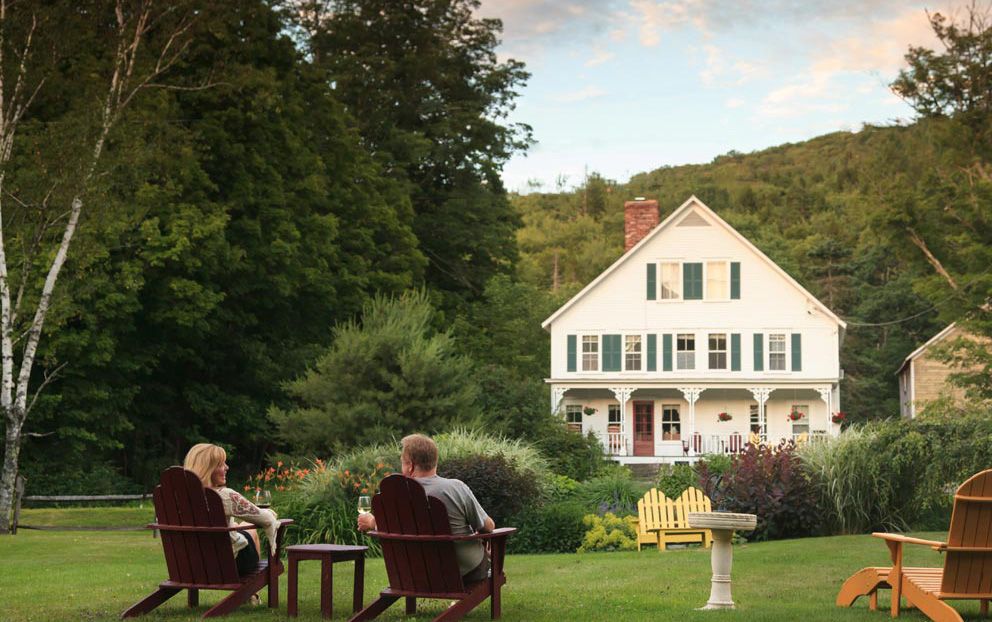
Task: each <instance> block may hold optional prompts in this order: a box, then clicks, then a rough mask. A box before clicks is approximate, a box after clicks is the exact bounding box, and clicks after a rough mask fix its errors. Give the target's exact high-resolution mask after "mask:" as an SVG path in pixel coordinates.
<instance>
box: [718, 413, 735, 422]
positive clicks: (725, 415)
mask: <svg viewBox="0 0 992 622" xmlns="http://www.w3.org/2000/svg"><path fill="white" fill-rule="evenodd" d="M716 418H717V420H718V421H730V420H731V419H733V418H734V416H733V415H731V414H730V413H726V412H724V413H720V414H719V415H717V416H716Z"/></svg>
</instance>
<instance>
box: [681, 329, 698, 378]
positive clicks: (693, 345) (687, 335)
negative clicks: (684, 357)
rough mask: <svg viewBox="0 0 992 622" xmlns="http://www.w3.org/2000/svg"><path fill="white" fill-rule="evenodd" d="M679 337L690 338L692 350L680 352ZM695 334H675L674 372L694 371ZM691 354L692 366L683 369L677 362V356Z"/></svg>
mask: <svg viewBox="0 0 992 622" xmlns="http://www.w3.org/2000/svg"><path fill="white" fill-rule="evenodd" d="M681 337H692V350H680V349H679V339H680V338H681ZM697 341H698V339H696V333H675V370H676V371H695V369H696V351H697V348H696V342H697ZM684 353H691V354H692V366H691V367H683V366H682V365H681V364H680V363H679V361H680V359H679V354H684Z"/></svg>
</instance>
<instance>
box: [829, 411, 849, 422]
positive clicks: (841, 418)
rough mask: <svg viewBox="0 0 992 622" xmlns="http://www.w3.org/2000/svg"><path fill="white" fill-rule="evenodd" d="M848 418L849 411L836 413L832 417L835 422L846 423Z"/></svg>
mask: <svg viewBox="0 0 992 622" xmlns="http://www.w3.org/2000/svg"><path fill="white" fill-rule="evenodd" d="M845 419H847V413H834V416H833V417H831V418H830V420H831V421H833V422H834V423H844V420H845Z"/></svg>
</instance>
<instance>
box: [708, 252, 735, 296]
mask: <svg viewBox="0 0 992 622" xmlns="http://www.w3.org/2000/svg"><path fill="white" fill-rule="evenodd" d="M711 263H722V264H723V265H724V267H725V268H726V277H727V278H726V280H725V281H724V283H725V287H724V290H725V291H724V295H723V296H722V297H721V298H710V297H709V296H708V295H707V294H708V293H709V287H710V285H709V281H710V264H711ZM730 264H731V261H730V260H729V259H704V260H703V302H729V301H730V299H731V298H730Z"/></svg>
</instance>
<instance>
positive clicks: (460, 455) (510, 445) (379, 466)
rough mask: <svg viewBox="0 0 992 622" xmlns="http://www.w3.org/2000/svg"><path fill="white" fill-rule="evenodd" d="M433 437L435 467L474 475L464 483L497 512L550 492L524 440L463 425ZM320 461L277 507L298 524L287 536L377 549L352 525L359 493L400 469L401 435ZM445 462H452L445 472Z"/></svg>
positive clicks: (538, 458) (537, 458)
mask: <svg viewBox="0 0 992 622" xmlns="http://www.w3.org/2000/svg"><path fill="white" fill-rule="evenodd" d="M434 440H435V442H437V445H438V472H439V473H441V474H443V475H445V476H449V477H452V476H453V477H456V478H458V479H461V476H465V477H466V478H467V479H469V480H472V481H469V482H466V483H468V484H469V486H470V487H473V489H474V488H475V487H476V486H477V487H478V488H479V490H480V492H481V493H482V494H483V498H485V499H486V501H482V498H480V501H482V502H483V507H484V508H485V509H486V510H487V511H490V512H494V513H495V515H496V516H502V517H506V516H508V515H509V514H510V512H509V511H507V510H505V509H504V506H505V505H507V504H509V505H511V506H512V508H511V509H513V510H516V509H521V508H522V507H523V506H525V505H527V504H533V503H539V502H540V500H541V499H543V498H544V497H545V496H546V495H547V493H548V491H547V488H548V487H549V486H550V482H551V477H550V473H549V471H548V468H547V464H546V463H545V461H544V459H543V458H542V457H541V454H540V453H539V452H538V451H537V450H536V449H534V448H533V447H531V446H530V445H528V444H527V443H525V442H523V441H518V440H512V439H507V438H504V437H502V436H496V435H489V434H486V433H484V432H479V431H474V430H464V429H458V430H453V431H451V432H447V433H445V434H439V435H437V436H435V437H434ZM324 464H325V468H323V469H312V470H311V471H310V472H309V473H307V474H306V476H305V477H304V478H302V479H301V480H300V481H298V482H296V484H295V486H294V487H293V490H292V491H291V493H290V497H289V501H288V503H287V504H286V505H285V506H284V512H281V515H284V516H287V517H290V518H293V519H294V520H295V521H296V526H297V529H294V530H290V532H289V533H290V535H289V539H290V540H292V541H293V542H302V543H317V542H336V543H338V544H362V545H366V546H370V547H372V549H373V552H377V551H378V541H377V540H374V539H372V538H367V537H366V536H364V535H363V534H361V533H360V532H358V531H357V529H356V522H355V521H356V517H357V513H356V507H357V501H358V497H359V495H372V494H375V493H376V492H377V491H378V489H379V482H380V481H382V479H383V478H384V477H386V476H387V475H389V474H391V473H399V472H400V471H401V468H400V439H398V438H395V439H393V440H392V441H391V442H388V443H376V444H372V445H366V446H363V447H358V448H356V449H354V450H352V451H350V452H348V453H345V454H342V455H340V456H338V457H337V458H335V459H334V460H331V461H327V462H326V463H324ZM446 464H450V465H451V468H450V469H449V470H448V471H447V472H446V471H445V465H446ZM472 465H488V466H489V467H492V468H494V469H495V467H496V466H497V465H498V466H499V469H498V470H499V473H498V474H496V473H486V472H485V470H486V469H485V468H482V469H481V470H480V468H477V467H476V466H472ZM455 470H457V471H458V473H455ZM449 473H450V475H449ZM497 479H498V480H499V482H496V481H495V480H497ZM501 486H505V487H506V490H505V492H500V495H504V496H502V497H500V496H498V495H497V494H496V492H495V491H496V490H497V489H498V488H500V487H501ZM506 496H509V499H510V500H509V501H508V500H507V499H506V498H505V497H506ZM486 502H489V504H490V505H486ZM511 502H512V503H511ZM513 504H516V505H513ZM290 543H292V542H290Z"/></svg>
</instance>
